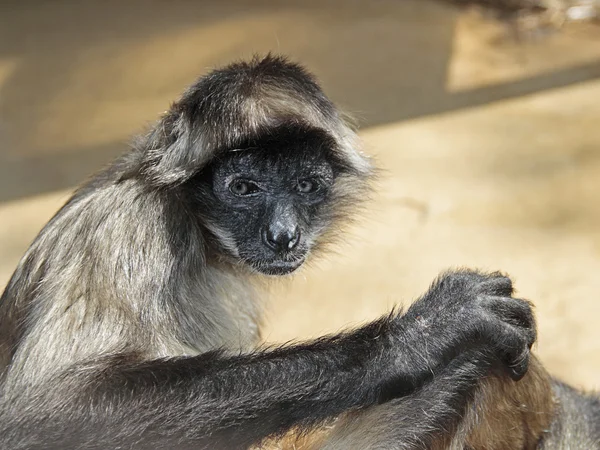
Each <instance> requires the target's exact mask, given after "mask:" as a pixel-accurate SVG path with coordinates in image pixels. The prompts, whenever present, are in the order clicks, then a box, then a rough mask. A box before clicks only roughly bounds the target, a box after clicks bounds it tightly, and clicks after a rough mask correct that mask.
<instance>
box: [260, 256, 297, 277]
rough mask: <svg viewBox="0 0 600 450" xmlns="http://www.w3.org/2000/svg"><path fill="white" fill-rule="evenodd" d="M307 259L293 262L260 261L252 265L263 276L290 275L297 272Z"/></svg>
mask: <svg viewBox="0 0 600 450" xmlns="http://www.w3.org/2000/svg"><path fill="white" fill-rule="evenodd" d="M304 260H305V258H304V257H302V258H299V259H295V260H292V261H282V260H276V261H259V262H256V263H251V264H250V265H251V266H252V268H253V269H254V270H256V271H257V272H260V273H262V274H263V275H276V276H277V275H289V274H290V273H292V272H294V271H295V270H297V269H298V268H299V267H300V266H301V265H302V264H303V263H304Z"/></svg>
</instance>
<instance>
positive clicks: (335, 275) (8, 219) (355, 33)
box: [0, 0, 600, 388]
mask: <svg viewBox="0 0 600 450" xmlns="http://www.w3.org/2000/svg"><path fill="white" fill-rule="evenodd" d="M8 3H11V2H8ZM12 3H13V4H12V5H9V4H4V5H3V6H0V149H1V150H0V286H2V285H4V284H5V283H6V281H7V280H8V278H9V276H10V274H11V272H12V270H13V269H14V267H15V265H16V263H17V261H18V259H19V257H20V255H21V254H22V253H23V251H24V250H25V249H26V247H27V245H28V243H29V242H30V240H31V239H32V238H33V237H34V236H35V234H36V232H37V231H38V230H39V228H40V227H41V226H42V225H43V224H44V222H45V221H46V220H48V218H49V217H50V216H51V215H52V214H53V212H54V211H55V210H56V209H57V208H58V207H59V206H60V205H61V203H62V202H64V201H65V199H66V198H67V197H68V194H69V192H70V191H71V190H72V189H73V187H74V186H75V185H76V184H77V183H79V182H81V181H82V180H84V179H85V177H86V176H87V175H88V174H89V173H90V172H92V171H94V170H95V169H97V168H98V167H99V166H101V165H102V164H104V163H105V162H107V161H109V160H110V159H111V158H112V157H114V156H116V155H118V154H119V153H120V152H122V151H123V150H124V149H126V146H127V141H128V139H129V137H130V136H131V135H132V134H134V133H135V132H137V131H140V130H141V129H143V127H144V126H146V124H147V123H149V122H150V121H152V120H153V119H154V118H155V117H156V116H157V115H158V114H160V113H161V112H162V111H164V110H165V109H166V108H167V107H168V104H169V102H170V101H172V100H173V99H174V98H176V96H177V95H178V93H179V92H180V91H181V90H182V89H183V88H184V87H185V86H186V85H187V84H189V83H190V82H191V81H192V80H193V79H194V78H195V77H196V76H197V75H199V74H201V73H203V72H204V71H205V70H206V69H207V68H210V67H214V66H215V65H219V64H222V63H225V62H228V61H231V60H232V59H237V58H240V57H248V56H249V55H251V54H253V53H255V52H259V53H264V52H266V51H269V50H272V51H275V52H279V53H284V54H288V55H290V56H292V57H293V58H294V59H296V60H299V61H302V62H303V63H305V64H306V65H307V66H308V67H309V68H310V69H311V70H313V71H314V72H316V73H317V75H318V76H319V78H320V79H321V80H322V82H323V85H324V87H325V89H326V90H327V92H328V93H330V95H331V97H332V98H333V99H334V100H335V101H337V102H338V103H339V104H340V105H342V106H343V107H345V108H346V109H347V110H349V111H350V112H351V113H353V114H354V115H355V116H357V117H358V118H359V120H360V122H361V124H362V136H363V138H364V141H365V148H366V151H367V152H368V153H371V154H374V155H375V156H376V159H377V163H378V165H379V166H380V167H381V168H382V169H383V170H382V174H381V179H380V181H379V193H378V194H377V195H376V196H375V198H374V201H373V205H372V206H371V207H370V208H369V209H368V211H367V213H366V217H365V219H364V220H363V221H362V222H360V224H359V226H357V227H355V228H354V229H353V230H352V233H349V234H348V236H347V237H346V239H345V241H346V243H345V244H344V245H343V246H342V248H341V251H340V252H339V254H337V255H334V256H332V257H331V258H329V259H326V260H323V261H318V262H316V263H315V264H314V265H312V267H310V268H307V269H305V270H304V271H302V273H301V274H300V275H298V276H296V277H295V278H294V279H293V280H290V281H289V282H284V283H282V284H281V285H277V286H275V292H274V293H273V294H272V295H271V301H270V303H269V308H268V309H269V320H268V322H267V330H266V334H265V336H266V338H267V339H268V340H270V341H282V340H289V339H294V338H296V339H297V338H303V337H309V336H315V335H318V334H321V333H323V332H327V331H333V330H336V329H338V328H340V327H342V326H344V325H347V324H357V323H359V322H362V321H364V320H367V319H369V318H373V317H376V316H378V315H380V314H383V313H385V312H386V311H387V310H388V309H389V308H390V307H391V306H393V305H395V304H397V303H402V304H408V303H409V302H410V300H412V299H414V298H415V297H416V296H417V295H418V294H419V293H420V292H422V291H424V290H425V289H426V287H427V286H428V284H429V283H430V281H431V280H432V279H433V277H434V276H435V275H436V274H437V273H438V272H440V271H441V270H443V269H446V268H448V267H452V266H473V267H482V268H485V269H490V270H496V269H499V270H503V271H505V272H508V273H509V274H511V275H513V276H514V279H515V280H516V285H517V288H518V290H519V293H520V294H522V295H523V296H525V297H527V298H530V299H531V300H532V301H534V302H535V304H536V307H537V316H538V320H539V328H540V340H539V345H538V349H537V350H538V353H539V354H540V355H541V357H542V359H543V360H544V361H545V363H546V364H547V365H548V366H549V367H550V369H551V370H552V371H553V372H554V373H555V374H557V375H559V376H561V377H563V378H564V379H567V380H568V381H571V382H574V383H576V384H578V385H581V386H585V387H587V388H593V387H599V388H600V375H599V374H600V276H599V274H600V226H599V225H598V224H599V223H600V126H599V125H598V123H599V121H598V118H599V117H600V102H599V101H598V100H599V99H600V46H598V42H600V27H597V28H594V27H592V26H578V27H571V28H567V29H565V30H564V31H563V32H561V33H557V34H554V35H549V36H546V37H543V38H540V39H539V40H536V41H530V42H525V43H517V42H514V41H513V40H511V39H509V38H507V37H506V36H505V31H506V30H504V29H503V28H502V27H501V26H499V25H497V24H495V23H491V22H487V21H485V20H483V19H481V18H480V17H478V16H475V15H472V14H458V13H457V12H456V11H455V10H454V9H452V8H450V7H448V6H443V5H440V4H438V3H435V2H429V1H425V0H413V1H410V0H404V1H401V2H398V1H397V0H389V1H386V0H380V1H374V2H358V1H355V2H354V1H343V2H341V1H327V0H319V1H306V0H298V1H290V2H285V3H283V4H282V5H284V6H279V7H278V8H273V7H272V2H267V1H264V2H261V1H253V2H250V1H247V2H246V1H242V0H236V1H230V2H219V1H217V0H214V1H203V2H185V1H183V0H182V1H174V2H151V1H141V0H134V1H128V2H117V1H103V2H95V3H94V2H77V1H75V0H73V1H62V2H39V5H38V6H36V7H33V5H34V4H35V2H27V3H22V4H20V5H19V4H17V2H12ZM366 5H368V6H366Z"/></svg>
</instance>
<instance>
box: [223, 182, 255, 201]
mask: <svg viewBox="0 0 600 450" xmlns="http://www.w3.org/2000/svg"><path fill="white" fill-rule="evenodd" d="M229 190H230V191H231V193H232V194H233V195H237V196H239V197H243V196H245V195H252V194H256V193H257V192H258V191H259V190H260V189H259V188H258V185H257V184H256V183H253V182H252V181H248V180H233V181H232V182H231V183H230V184H229Z"/></svg>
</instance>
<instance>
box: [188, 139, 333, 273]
mask: <svg viewBox="0 0 600 450" xmlns="http://www.w3.org/2000/svg"><path fill="white" fill-rule="evenodd" d="M327 144H328V141H327V140H325V141H324V140H323V138H322V137H321V136H319V135H318V134H317V135H313V134H311V133H308V134H304V133H300V134H298V133H284V134H283V135H282V133H278V134H277V138H275V137H271V138H269V139H265V140H260V141H255V142H252V143H250V144H249V145H248V146H246V147H244V148H241V149H239V150H238V149H236V150H231V151H228V152H226V153H225V154H224V155H223V156H222V157H221V158H220V159H218V160H216V161H214V162H213V164H211V166H210V167H208V168H207V169H206V170H205V171H204V173H203V174H201V176H200V180H201V181H200V185H199V186H200V191H199V193H198V196H199V197H201V198H200V200H201V202H202V204H203V206H204V207H203V208H202V209H203V210H205V213H204V214H205V215H206V217H205V218H204V220H205V222H207V223H208V224H209V225H208V226H209V228H210V230H209V231H211V232H212V234H213V235H214V236H215V237H216V238H217V240H218V242H219V243H220V244H221V247H222V249H223V250H225V251H226V252H227V253H228V254H229V256H233V257H235V258H237V259H239V260H240V261H242V262H243V263H245V264H247V265H249V266H250V267H252V268H253V269H254V270H256V271H258V272H261V273H264V274H268V275H283V274H288V273H291V272H293V271H294V270H296V269H297V268H298V267H300V266H301V265H302V263H303V262H304V261H305V259H306V257H307V255H308V253H309V251H310V249H311V247H312V246H313V244H314V242H315V240H316V239H317V238H318V236H319V234H320V233H321V232H322V231H323V230H324V229H325V227H326V226H327V225H328V219H327V214H326V212H327V209H328V200H329V199H330V197H331V188H332V185H333V182H334V179H335V176H336V172H337V168H336V165H335V163H334V159H333V157H332V155H331V149H330V148H329V147H328V145H327Z"/></svg>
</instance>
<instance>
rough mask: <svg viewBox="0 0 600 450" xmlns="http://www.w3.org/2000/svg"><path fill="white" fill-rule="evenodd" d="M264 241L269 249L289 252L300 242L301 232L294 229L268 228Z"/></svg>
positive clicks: (265, 231)
mask: <svg viewBox="0 0 600 450" xmlns="http://www.w3.org/2000/svg"><path fill="white" fill-rule="evenodd" d="M262 237H263V241H264V243H265V245H266V246H267V247H269V248H270V249H271V250H275V251H276V252H289V251H291V250H293V249H294V247H296V246H297V245H298V242H300V230H299V229H298V227H297V226H296V227H294V228H271V227H269V228H266V229H265V230H264V231H263V236H262Z"/></svg>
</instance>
